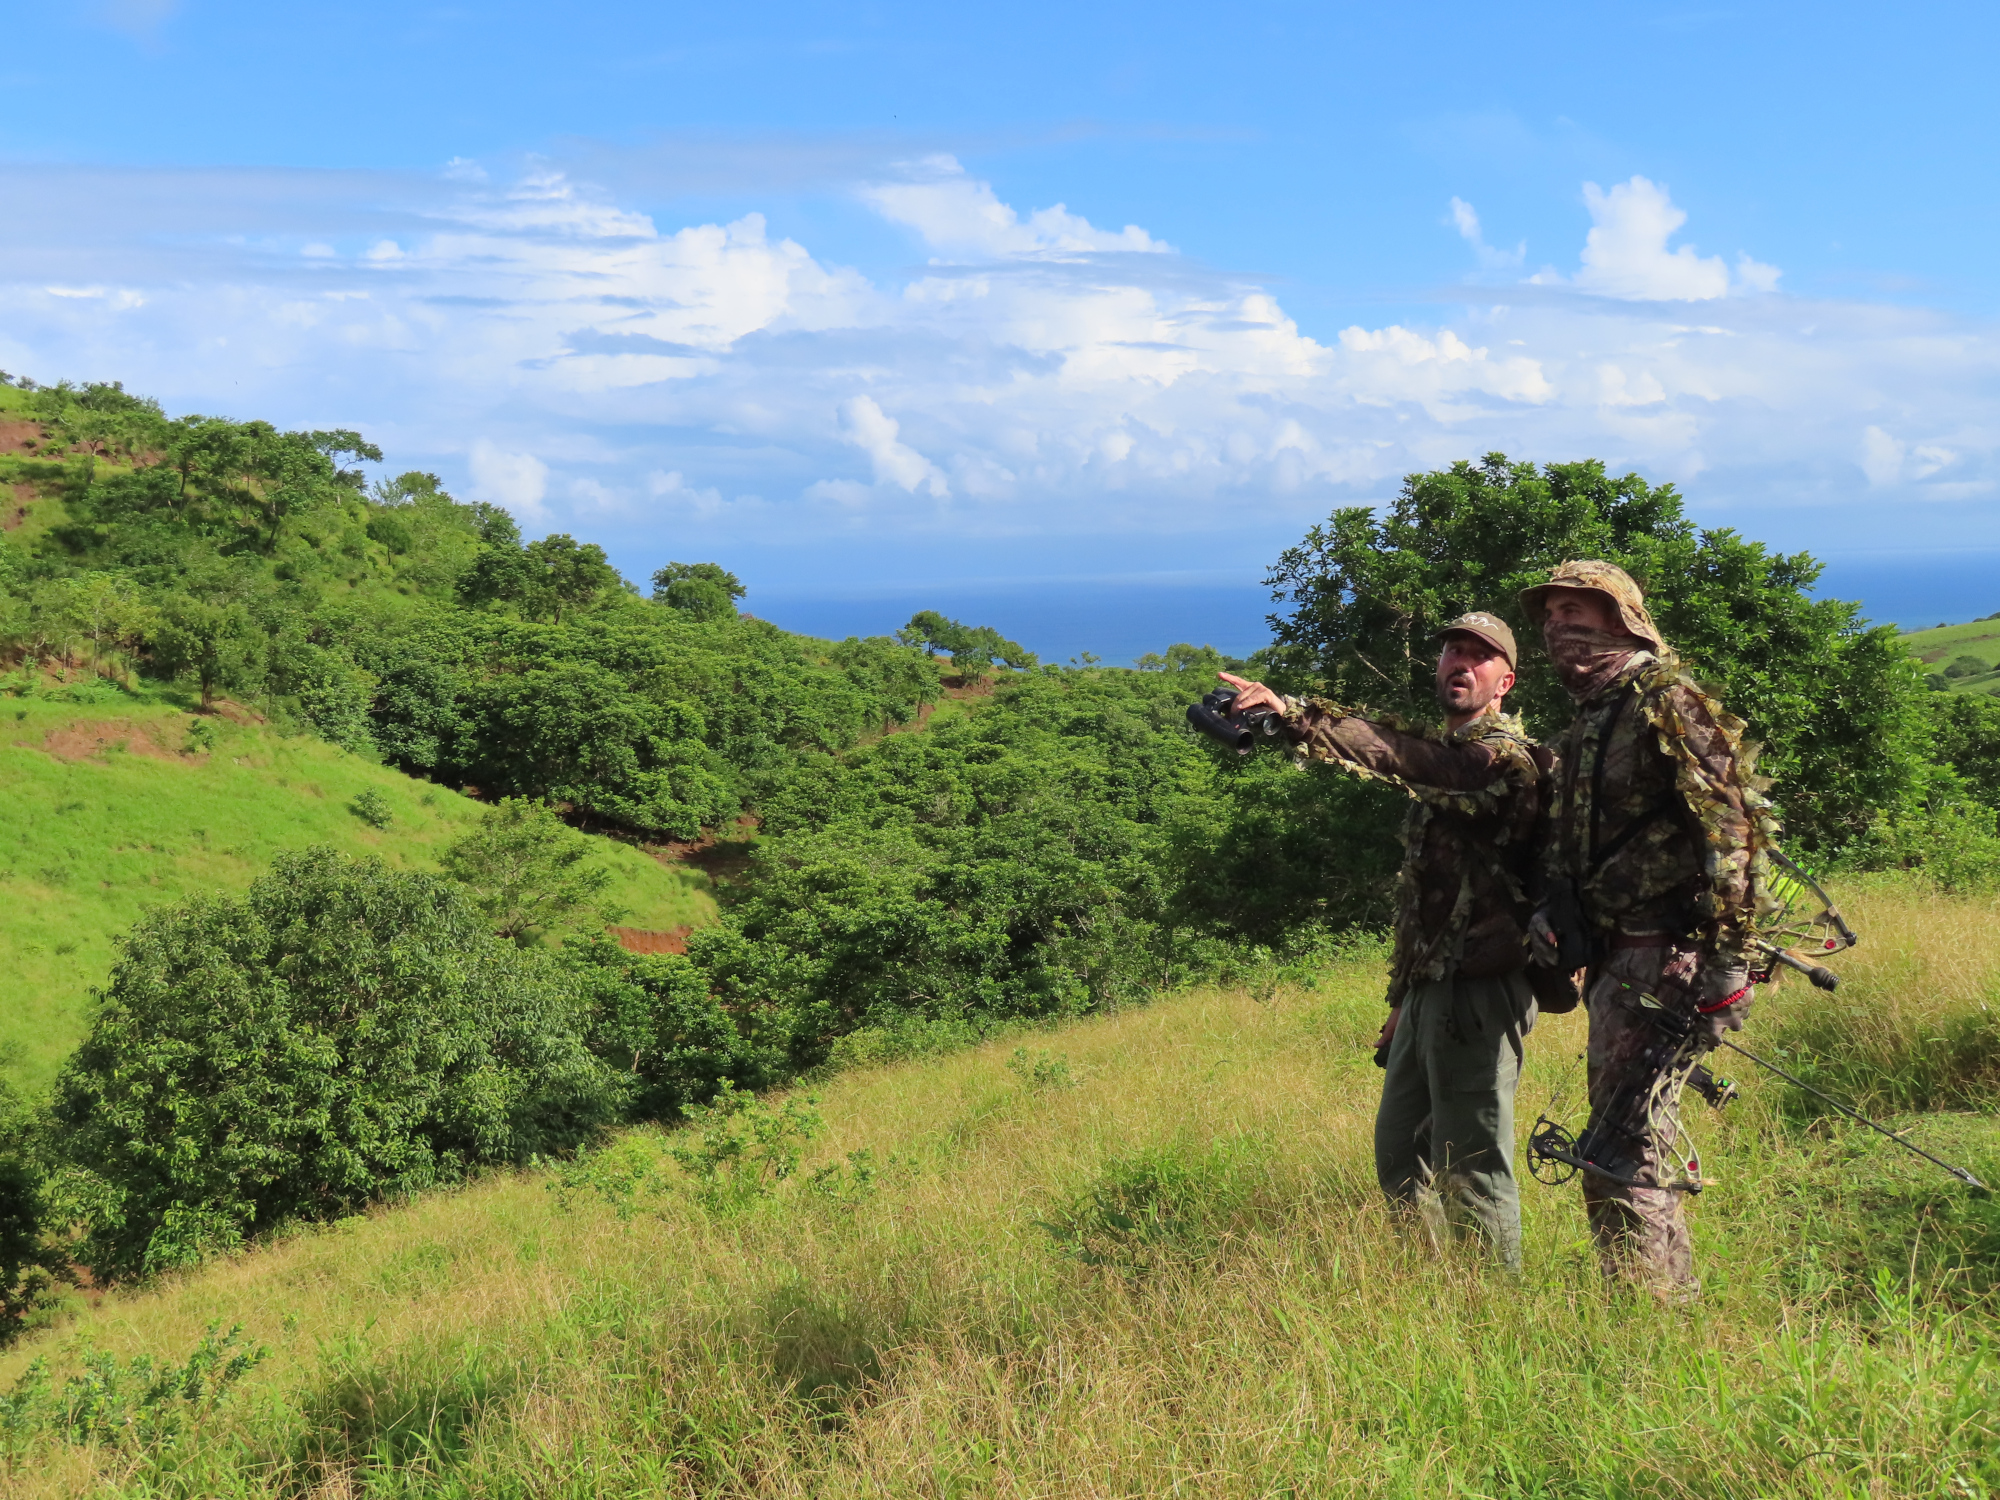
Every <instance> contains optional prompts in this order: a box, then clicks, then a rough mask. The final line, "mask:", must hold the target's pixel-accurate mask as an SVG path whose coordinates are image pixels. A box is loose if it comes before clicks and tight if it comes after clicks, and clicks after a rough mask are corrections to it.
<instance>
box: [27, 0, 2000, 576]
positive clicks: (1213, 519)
mask: <svg viewBox="0 0 2000 1500" xmlns="http://www.w3.org/2000/svg"><path fill="white" fill-rule="evenodd" d="M1996 31H2000V23H1996V21H1995V19H1994V12H1993V11H1992V10H1991V8H1989V7H1978V6H1972V5H1958V6H1923V5H1915V6H1909V5H1906V6H1902V7H1897V8H1895V9H1894V10H1889V9H1887V8H1883V7H1862V6H1845V7H1843V6H1838V5H1834V6H1829V5H1823V4H1821V5H1813V6H1805V5H1785V6H1778V5H1757V6H1740V5H1739V6H1727V7H1722V6H1717V7H1700V6H1678V7H1677V6H1648V5H1606V4H1601V3H1600V4H1595V5H1544V6H1538V7H1496V6H1493V5H1491V4H1483V5H1456V4H1453V5H1423V6H1410V7H1384V6H1374V5H1371V6H1361V5H1316V6H1303V5H1300V6H1292V5H1267V6H1252V7H1240V8H1223V7H1215V6H1205V7H1199V8H1197V7H1192V6H1162V5H1157V4H1155V5H1146V6H1139V5H1117V6H1114V5H1076V4H1069V5H1062V6H1053V5H1033V4H1029V5H1022V4H1015V5H1010V6H1007V7H984V8H973V7H950V6H937V5H927V6H913V5H860V6H832V5H789V6H778V5H767V6H737V7H709V8H704V9H702V10H699V11H697V10H695V9H694V8H690V7H662V6H657V5H653V6H637V5H629V6H628V5H612V4H607V5H597V6H592V7H588V8H584V7H572V8H569V9H566V10H559V9H554V8H550V7H546V6H533V7H531V6H527V5H487V4H469V5H458V6H449V7H425V6H421V5H416V6H412V5H398V6H389V5H334V6H318V7H311V8H306V7H273V6H269V5H258V6H252V5H247V4H217V3H211V0H180V3H177V4H176V3H169V0H113V3H107V4H103V5H98V6H91V5H81V6H70V7H63V8H57V7H41V8H37V9H35V10H33V11H25V12H23V13H20V14H17V15H13V16H10V19H9V46H8V56H7V59H6V60H5V61H4V62H0V102H4V105H5V107H4V109H0V177H4V178H5V179H6V180H5V182H4V184H0V190H4V193H5V201H7V202H9V203H10V204H12V205H13V206H14V211H13V212H11V213H10V214H8V215H7V216H5V217H4V219H0V367H4V368H6V369H8V370H11V371H15V372H19V373H27V374H30V375H32V376H34V377H35V378H37V379H43V380H51V379H55V378H57V377H60V376H68V377H71V378H76V379H90V378H122V379H124V380H125V382H126V383H127V385H128V386H130V387H131V388H134V389H139V390H144V391H147V392H150V393H153V394H157V395H158V396H160V397H161V398H162V399H163V400H164V401H165V402H166V403H167V405H168V407H169V409H170V410H176V411H179V410H205V411H222V412H227V413H231V414H235V415H241V416H252V415H255V416H264V417H269V418H271V419H272V420H275V421H279V422H283V423H288V424H298V425H315V426H325V425H331V424H335V423H338V424H340V425H350V426H358V427H360V428H362V429H363V430H364V431H366V432H368V433H369V434H370V435H371V436H373V437H375V438H376V440H377V441H379V442H381V443H382V444H383V446H384V447H385V448H386V449H387V450H388V451H389V458H390V467H391V468H393V469H400V468H404V467H421V468H429V469H435V470H437V471H438V472H439V473H441V474H443V475H444V476H445V477H446V479H447V480H448V481H449V483H450V484H451V486H452V488H453V489H454V492H456V493H459V494H461V495H468V496H470V495H478V496H481V497H483V498H488V499H493V500H498V501H501V502H503V503H506V504H508V505H510V506H511V507H512V508H514V509H515V510H516V511H517V513H519V514H520V515H521V516H522V518H523V520H524V521H526V522H527V523H528V524H529V525H530V527H531V528H533V529H547V528H558V529H566V530H570V531H572V532H574V533H576V534H578V535H580V536H587V537H591V538H594V539H597V540H600V541H603V542H604V543H605V544H606V545H607V546H608V547H610V548H611V550H612V551H613V554H614V556H615V557H617V558H618V560H619V561H620V562H621V563H622V564H623V565H624V566H625V567H626V568H627V570H628V571H629V572H633V573H635V574H643V573H644V572H646V571H649V570H650V569H651V568H652V567H654V566H657V565H658V563H659V562H660V561H663V560H664V559H665V558H666V557H668V556H673V557H686V556H690V555H702V556H715V557H718V558H721V559H722V560H724V561H727V562H730V563H732V565H735V566H737V567H738V568H739V571H742V572H743V573H744V574H745V575H746V577H747V578H748V580H749V581H750V582H751V584H752V587H753V591H759V592H757V593H753V605H754V603H755V599H756V598H757V597H760V596H776V597H782V596H785V595H786V594H788V593H789V594H791V595H794V596H797V595H804V594H819V595H822V596H828V597H831V596H835V595H839V596H843V597H849V596H859V595H865V594H867V593H869V592H870V591H871V590H873V591H878V592H895V591H897V590H907V589H908V588H909V587H911V586H913V585H915V586H921V585H924V584H927V583H931V582H939V583H949V582H951V581H954V580H956V581H961V582H964V581H975V580H976V581H979V582H980V586H981V587H989V588H990V587H991V586H993V585H995V584H1002V585H1004V584H1005V583H1006V582H1007V581H1009V580H1030V579H1034V580H1047V579H1051V578H1071V579H1105V580H1119V581H1130V580H1132V579H1134V578H1135V577H1136V578H1144V577H1154V578H1158V579H1162V580H1168V581H1176V580H1177V581H1180V582H1183V583H1186V584H1187V585H1188V586H1190V587H1193V586H1201V587H1211V586H1216V585H1225V584H1230V583H1233V582H1238V581H1240V582H1242V583H1244V584H1248V583H1252V582H1254V580H1255V578H1256V577H1257V576H1258V574H1259V572H1260V569H1261V565H1262V564H1263V563H1265V562H1266V561H1268V560H1269V559H1270V557H1271V556H1273V555H1274V553H1275V552H1276V551H1277V549H1278V548H1280V547H1282V546H1283V545H1285V544H1287V543H1288V542H1290V541H1292V540H1295V539H1296V538H1297V536H1298V535H1299V534H1300V533H1301V532H1302V531H1303V530H1304V528H1305V527H1306V526H1307V525H1309V524H1310V523H1311V522H1312V521H1314V520H1316V519H1319V518H1322V517H1324V516H1325V515H1326V513H1327V512H1328V511H1329V510H1330V509H1332V508H1333V507H1335V506H1337V505H1342V504H1354V503H1365V502H1368V501H1372V500H1379V499H1381V498H1383V497H1385V496H1386V495H1389V494H1392V493H1393V492H1394V489H1395V486H1396V483H1397V480H1398V477H1399V476H1400V475H1401V474H1403V473H1404V472H1407V471H1408V470H1411V469H1414V468H1422V467H1430V466H1432V465H1434V464H1438V463H1442V462H1446V461H1448V460H1449V459H1451V458H1454V457H1461V456H1472V455H1476V454H1479V453H1483V452H1485V451H1488V450H1490V449H1495V448H1498V449H1502V450H1505V451H1507V452H1509V453H1513V454H1516V455H1519V456H1523V457H1530V458H1534V459H1538V460H1541V459H1561V458H1571V457H1580V456H1586V455H1595V456H1600V457H1603V458H1605V459H1606V460H1607V461H1609V462H1611V463H1613V464H1614V465H1616V466H1617V467H1619V468H1621V469H1622V468H1627V467H1630V468H1636V469H1638V470H1639V471H1640V472H1642V473H1645V474H1646V475H1648V476H1649V477H1652V478H1655V479H1663V480H1671V481H1673V482H1675V483H1677V484H1678V485H1680V486H1681V487H1682V489H1683V490H1684V492H1685V493H1686V494H1687V495H1688V496H1689V498H1690V502H1691V505H1692V508H1693V510H1694V512H1695V513H1696V514H1697V515H1698V516H1699V517H1700V518H1701V519H1703V520H1704V521H1706V522H1708V523H1710V524H1723V525H1734V526H1738V527H1740V528H1742V529H1744V530H1746V531H1748V532H1750V533H1751V534H1753V535H1757V536H1760V537H1764V538H1766V539H1768V540H1770V541H1772V542H1773V543H1776V544H1778V545H1781V546H1785V547H1788V548H1796V547H1808V548H1811V549H1813V550H1815V551H1818V552H1822V553H1825V554H1828V555H1830V556H1832V557H1834V558H1835V559H1837V560H1838V559H1843V558H1844V559H1849V560H1868V561H1874V562H1879V561H1880V559H1881V558H1882V557H1883V556H1885V555H1888V554H1900V553H1907V554H1911V555H1913V557H1914V556H1915V555H1917V554H1921V553H1923V552H1924V551H1926V550H1927V549H1929V550H1944V549H1956V550H1964V549H1967V548H2000V511H1996V508H1995V504H1994V497H1995V483H1996V480H2000V417H1996V414H1995V401H1994V398H1995V396H1996V394H2000V329H1996V324H1995V318H1996V315H2000V277H1996V275H1995V271H1994V255H1993V249H1992V247H1993V244H1994V241H1995V238H1996V231H2000V175H1996V173H1995V172H1994V170H1993V165H1992V164H1993V162H1994V160H1995V157H1996V151H1995V147H1996V145H2000V141H1996V134H2000V131H1996V112H1995V106H1994V96H1993V91H1992V89H1991V85H1990V82H1989V81H1988V79H1987V77H1986V76H1985V74H1986V72H1987V69H1988V67H1989V64H1990V59H1991V58H1992V57H1993V56H1994V55H1995V53H1996V45H1995V44H1996V42H2000V36H1996ZM1084 586H1086V587H1087V586H1088V585H1084ZM1988 607H2000V601H1994V602H1993V603H1992V604H1991V605H1989V606H1988ZM1982 612H1983V611H1982Z"/></svg>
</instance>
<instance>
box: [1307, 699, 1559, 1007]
mask: <svg viewBox="0 0 2000 1500" xmlns="http://www.w3.org/2000/svg"><path fill="white" fill-rule="evenodd" d="M1282 724H1283V728H1284V730H1285V733H1286V734H1287V736H1288V737H1289V738H1290V739H1291V740H1292V742H1293V743H1294V744H1295V745H1296V746H1297V747H1298V753H1299V754H1300V755H1301V756H1303V757H1306V758H1310V759H1314V760H1324V761H1328V762H1330V763H1332V764H1334V765H1336V766H1339V767H1340V768H1341V769H1342V770H1344V771H1347V772H1350V773H1351V774H1353V775H1356V776H1361V777H1365V778H1368V779H1370V780H1374V781H1382V782H1387V783H1388V784H1389V785H1391V786H1394V787H1397V788H1398V789H1400V790H1401V791H1403V792H1404V793H1405V794H1406V795H1408V796H1409V797H1410V798H1411V799H1412V803H1413V805H1412V806H1411V808H1410V812H1409V817H1408V818H1407V819H1406V820H1405V821H1404V824H1403V867H1402V872H1401V874H1400V875H1399V876H1398V879H1397V895H1396V945H1395V954H1394V958H1393V960H1392V962H1391V974H1392V978H1391V981H1390V987H1389V1003H1390V1004H1391V1005H1397V1004H1400V1003H1401V1001H1402V997H1403V996H1404V994H1405V993H1407V992H1408V990H1409V988H1410V987H1411V986H1412V985H1414V984H1419V983H1422V982H1423V981H1425V980H1433V979H1447V978H1450V977H1452V976H1454V975H1461V976H1463V977H1465V978H1468V979H1483V978H1487V977H1490V976H1492V975H1496V974H1505V973H1509V972H1511V971H1513V970H1515V969H1518V968H1520V967H1521V966H1522V964H1524V963H1525V962H1526V961H1527V956H1528V939H1527V919H1528V913H1529V910H1530V908H1529V905H1528V903H1527V900H1526V890H1525V880H1526V878H1527V876H1528V874H1529V872H1530V870H1531V868H1532V866H1533V862H1534V858H1535V849H1534V841H1535V829H1536V822H1537V818H1538V817H1539V815H1540V813H1541V809H1542V805H1543V801H1544V799H1545V797H1546V776H1545V775H1544V773H1543V772H1542V770H1541V769H1540V767H1538V766H1537V765H1536V764H1535V759H1534V755H1533V754H1532V751H1533V748H1534V742H1533V741H1531V740H1530V739H1529V738H1528V737H1527V735H1526V734H1525V733H1523V732H1522V729H1521V721H1520V720H1519V719H1517V718H1514V717H1512V716H1509V715H1502V714H1495V713H1487V714H1482V715H1481V716H1480V717H1479V718H1476V719H1474V720H1473V721H1472V722H1471V723H1470V724H1467V725H1465V726H1464V727H1463V728H1461V729H1457V730H1453V731H1450V732H1444V733H1430V734H1424V733H1417V732H1414V731H1411V730H1406V729H1402V728H1400V727H1398V726H1396V725H1392V724H1387V723H1383V722H1380V721H1377V720H1374V719H1367V718H1363V717H1361V716H1360V715H1358V714H1353V713H1349V712H1348V711H1346V710H1345V709H1342V708H1340V707H1338V706H1337V705H1335V704H1331V703H1328V702H1325V701H1324V700H1322V699H1307V700H1306V701H1305V702H1303V703H1298V702H1294V701H1290V700H1288V701H1287V704H1286V713H1285V716H1284V718H1283V720H1282Z"/></svg>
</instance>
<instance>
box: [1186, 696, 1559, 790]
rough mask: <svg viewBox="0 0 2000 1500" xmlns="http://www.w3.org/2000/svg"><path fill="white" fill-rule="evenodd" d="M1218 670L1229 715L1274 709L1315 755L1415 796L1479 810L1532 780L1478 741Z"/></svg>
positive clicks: (1295, 737)
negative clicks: (1288, 696) (1297, 696)
mask: <svg viewBox="0 0 2000 1500" xmlns="http://www.w3.org/2000/svg"><path fill="white" fill-rule="evenodd" d="M1216 675H1217V676H1219V677H1220V678H1222V680H1223V681H1224V682H1227V683H1228V684H1229V685H1230V686H1231V687H1234V688H1235V689H1236V690H1237V693H1236V703H1235V705H1234V706H1233V707H1232V709H1231V712H1240V711H1242V710H1243V709H1245V708H1270V709H1273V710H1275V711H1277V712H1278V713H1280V714H1282V715H1283V716H1284V717H1283V724H1284V730H1285V734H1286V735H1287V737H1288V738H1290V739H1291V740H1292V741H1293V742H1294V743H1296V744H1298V745H1299V746H1300V747H1301V748H1302V749H1303V750H1304V751H1305V753H1306V754H1307V755H1310V756H1311V757H1312V758H1313V759H1315V760H1325V761H1332V762H1333V763H1334V764H1335V765H1339V766H1343V767H1345V768H1346V769H1348V770H1350V771H1358V772H1360V773H1362V774H1364V775H1371V776H1377V777H1380V778H1382V779H1383V780H1385V781H1389V782H1393V783H1394V784H1395V785H1397V786H1400V787H1401V788H1402V789H1403V790H1404V791H1406V792H1408V793H1409V794H1410V795H1411V796H1413V797H1416V798H1418V799H1419V800H1421V801H1430V802H1449V803H1450V804H1451V805H1453V806H1455V807H1458V808H1459V809H1460V810H1461V811H1467V812H1471V811H1481V810H1485V809H1483V808H1480V807H1477V806H1474V805H1472V804H1476V803H1478V802H1480V801H1481V800H1482V799H1484V798H1486V797H1488V796H1496V795H1500V794H1503V793H1505V792H1506V791H1509V790H1511V789H1512V788H1511V786H1510V782H1511V781H1513V780H1518V779H1521V777H1524V776H1525V777H1527V778H1529V779H1532V774H1533V773H1532V769H1531V768H1524V767H1514V766H1511V765H1510V764H1508V763H1506V762H1504V761H1503V760H1502V758H1501V757H1497V756H1495V754H1494V753H1493V751H1492V750H1491V749H1489V748H1488V747H1487V746H1486V745H1483V744H1481V743H1479V742H1478V741H1477V740H1472V741H1458V740H1438V739H1432V738H1431V737H1429V736H1428V735H1422V734H1412V733H1410V732H1409V731H1408V730H1403V729H1398V728H1396V727H1394V726H1393V725H1390V724H1383V723H1379V722H1377V721H1376V720H1374V719H1367V718H1363V717H1361V716H1360V715H1359V714H1350V713H1346V712H1344V711H1343V710H1341V709H1340V708H1338V707H1336V706H1334V705H1332V704H1329V703H1323V702H1321V701H1320V700H1318V699H1307V700H1306V701H1305V702H1303V703H1291V702H1287V700H1285V699H1284V698H1281V697H1279V696H1278V694H1276V693H1274V692H1272V691H1271V689H1269V688H1268V687H1266V686H1264V684H1263V683H1261V682H1252V681H1250V680H1249V679H1248V678H1245V677H1238V676H1236V675H1235V674H1234V673H1230V672H1219V673H1217V674H1216ZM1468 799H1470V800H1469V801H1468Z"/></svg>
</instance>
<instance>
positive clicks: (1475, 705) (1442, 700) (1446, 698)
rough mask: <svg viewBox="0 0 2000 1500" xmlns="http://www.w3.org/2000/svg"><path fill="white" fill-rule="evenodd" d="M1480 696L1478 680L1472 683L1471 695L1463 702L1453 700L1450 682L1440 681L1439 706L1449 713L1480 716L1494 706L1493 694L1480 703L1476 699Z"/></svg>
mask: <svg viewBox="0 0 2000 1500" xmlns="http://www.w3.org/2000/svg"><path fill="white" fill-rule="evenodd" d="M1478 697H1479V684H1478V683H1477V682H1475V683H1473V685H1472V694H1471V696H1470V697H1468V698H1467V699H1466V700H1465V702H1464V703H1462V704H1459V703H1453V702H1452V701H1451V686H1450V684H1449V683H1443V682H1440V683H1439V684H1438V685H1437V702H1438V707H1439V708H1441V709H1443V710H1444V711H1445V712H1446V713H1447V714H1471V715H1472V716H1473V717H1474V718H1475V719H1476V718H1478V717H1479V716H1480V715H1481V714H1483V713H1485V712H1486V710H1488V709H1489V708H1491V707H1492V706H1493V699H1492V697H1491V696H1489V697H1488V698H1487V699H1486V701H1485V702H1484V703H1479V702H1476V701H1474V700H1476V699H1477V698H1478Z"/></svg>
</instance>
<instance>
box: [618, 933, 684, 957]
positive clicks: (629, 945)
mask: <svg viewBox="0 0 2000 1500" xmlns="http://www.w3.org/2000/svg"><path fill="white" fill-rule="evenodd" d="M605 931H607V932H609V933H610V934H611V935H612V936H613V937H614V938H616V939H618V946H619V947H621V948H623V949H624V950H625V951H626V952H627V953H685V952H687V951H688V934H689V933H690V932H693V931H694V929H693V928H692V927H676V928H674V929H673V930H672V931H671V932H648V931H646V929H645V928H643V927H608V928H606V929H605Z"/></svg>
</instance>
